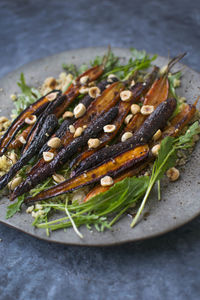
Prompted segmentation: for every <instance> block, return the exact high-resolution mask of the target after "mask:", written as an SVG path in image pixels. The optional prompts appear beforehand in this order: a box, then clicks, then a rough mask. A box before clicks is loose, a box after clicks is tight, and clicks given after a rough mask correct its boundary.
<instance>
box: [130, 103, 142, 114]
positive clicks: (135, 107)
mask: <svg viewBox="0 0 200 300" xmlns="http://www.w3.org/2000/svg"><path fill="white" fill-rule="evenodd" d="M131 112H132V114H133V115H136V114H137V113H139V112H140V106H139V105H138V104H132V105H131Z"/></svg>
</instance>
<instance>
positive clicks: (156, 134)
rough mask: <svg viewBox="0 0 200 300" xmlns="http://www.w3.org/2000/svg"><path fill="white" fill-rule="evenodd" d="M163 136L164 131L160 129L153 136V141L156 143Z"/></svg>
mask: <svg viewBox="0 0 200 300" xmlns="http://www.w3.org/2000/svg"><path fill="white" fill-rule="evenodd" d="M161 135H162V131H161V130H160V129H158V130H157V131H156V133H155V134H154V135H153V140H154V141H157V140H159V138H160V137H161Z"/></svg>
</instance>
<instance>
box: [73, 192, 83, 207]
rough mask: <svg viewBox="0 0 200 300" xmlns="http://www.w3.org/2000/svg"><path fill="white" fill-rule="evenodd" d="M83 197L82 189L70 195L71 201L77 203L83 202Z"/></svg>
mask: <svg viewBox="0 0 200 300" xmlns="http://www.w3.org/2000/svg"><path fill="white" fill-rule="evenodd" d="M84 198H85V192H84V191H81V190H80V191H76V192H74V193H73V196H72V203H74V202H78V203H79V204H81V203H82V202H83V199H84Z"/></svg>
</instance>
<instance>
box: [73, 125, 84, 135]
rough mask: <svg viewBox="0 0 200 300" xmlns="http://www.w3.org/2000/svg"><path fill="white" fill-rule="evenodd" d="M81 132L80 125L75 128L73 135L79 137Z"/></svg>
mask: <svg viewBox="0 0 200 300" xmlns="http://www.w3.org/2000/svg"><path fill="white" fill-rule="evenodd" d="M82 133H83V128H82V127H78V128H76V130H75V133H74V137H79V136H80V135H81V134H82Z"/></svg>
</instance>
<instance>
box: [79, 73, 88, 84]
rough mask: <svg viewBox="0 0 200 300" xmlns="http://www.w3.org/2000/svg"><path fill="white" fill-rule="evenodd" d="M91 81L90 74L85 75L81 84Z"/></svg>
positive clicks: (81, 79)
mask: <svg viewBox="0 0 200 300" xmlns="http://www.w3.org/2000/svg"><path fill="white" fill-rule="evenodd" d="M88 81H89V76H88V75H85V76H82V77H81V78H80V84H82V85H85V84H86V83H87V82H88Z"/></svg>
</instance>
